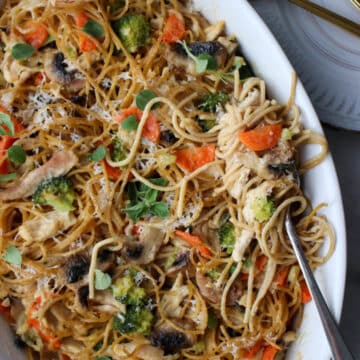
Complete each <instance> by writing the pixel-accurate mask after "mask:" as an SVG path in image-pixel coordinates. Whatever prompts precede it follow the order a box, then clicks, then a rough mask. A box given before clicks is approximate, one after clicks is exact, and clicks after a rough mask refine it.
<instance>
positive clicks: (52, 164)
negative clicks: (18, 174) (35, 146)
mask: <svg viewBox="0 0 360 360" xmlns="http://www.w3.org/2000/svg"><path fill="white" fill-rule="evenodd" d="M77 162H78V158H77V156H76V155H75V154H74V153H73V152H72V151H70V150H63V151H59V152H57V153H56V154H54V155H53V156H52V158H51V159H50V160H49V161H48V162H46V163H45V164H44V165H42V166H40V167H39V168H37V169H35V170H33V171H31V172H29V173H28V174H27V175H26V176H25V177H24V178H23V179H21V180H20V181H18V182H17V183H16V184H15V185H13V186H10V187H9V188H7V189H5V190H3V191H1V192H0V200H5V201H7V200H15V199H20V198H24V197H27V196H30V195H32V194H33V192H34V191H35V190H36V188H37V187H38V185H39V184H40V183H41V182H42V181H43V180H45V179H46V178H50V177H55V176H61V175H64V174H66V173H67V172H69V171H70V170H71V168H72V167H74V166H75V165H76V164H77Z"/></svg>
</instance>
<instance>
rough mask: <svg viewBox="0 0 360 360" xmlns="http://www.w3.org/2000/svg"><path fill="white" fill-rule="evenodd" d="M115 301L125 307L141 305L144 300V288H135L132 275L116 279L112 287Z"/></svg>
mask: <svg viewBox="0 0 360 360" xmlns="http://www.w3.org/2000/svg"><path fill="white" fill-rule="evenodd" d="M112 291H113V295H114V297H115V299H116V300H118V301H120V302H121V303H123V304H127V305H142V304H144V302H145V300H146V292H145V289H144V288H141V287H137V285H136V283H135V281H134V277H133V276H132V274H127V275H125V276H123V277H121V278H118V279H117V280H116V281H115V283H114V285H113V286H112Z"/></svg>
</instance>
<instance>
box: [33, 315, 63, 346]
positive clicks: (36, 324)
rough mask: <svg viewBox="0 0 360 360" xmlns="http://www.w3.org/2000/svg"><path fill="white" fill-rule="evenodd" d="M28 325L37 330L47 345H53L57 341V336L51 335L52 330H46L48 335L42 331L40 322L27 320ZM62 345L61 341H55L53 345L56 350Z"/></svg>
mask: <svg viewBox="0 0 360 360" xmlns="http://www.w3.org/2000/svg"><path fill="white" fill-rule="evenodd" d="M27 323H28V324H29V325H30V326H32V327H33V328H34V329H36V330H37V331H38V333H39V335H40V337H41V338H42V339H43V340H44V341H46V342H47V343H51V342H53V340H55V336H54V335H51V334H49V333H50V329H46V334H45V333H44V332H43V331H42V330H41V326H40V321H39V320H37V319H33V318H27ZM60 345H61V342H60V341H59V340H57V341H55V342H54V343H53V346H54V348H55V349H57V348H59V347H60Z"/></svg>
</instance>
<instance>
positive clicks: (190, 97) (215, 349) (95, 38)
mask: <svg viewBox="0 0 360 360" xmlns="http://www.w3.org/2000/svg"><path fill="white" fill-rule="evenodd" d="M0 4H1V7H2V9H1V16H0V31H1V52H0V57H1V67H0V70H1V73H0V253H1V255H0V311H1V312H2V313H3V316H5V317H6V319H7V320H8V323H9V326H10V327H11V328H12V329H13V332H14V339H15V343H16V344H17V345H18V346H19V347H22V348H23V349H24V352H25V353H26V356H27V358H28V359H63V360H64V359H97V360H109V359H110V360H111V359H114V360H115V359H144V360H152V359H169V360H170V359H214V360H215V359H216V360H218V359H219V360H220V359H262V360H274V359H276V360H279V359H282V358H284V357H285V354H286V350H287V349H288V348H289V346H290V345H291V343H292V342H293V341H295V340H296V329H297V328H298V326H299V324H300V322H301V318H302V311H303V307H304V304H305V303H307V302H309V301H310V300H311V295H310V294H309V290H308V289H307V287H306V284H305V282H304V279H303V277H302V274H301V272H300V269H299V266H298V265H297V261H296V258H295V255H294V253H293V250H292V248H291V245H290V243H289V241H288V238H287V235H286V231H285V228H284V220H285V216H286V213H287V211H288V209H290V208H291V214H292V218H293V221H294V223H295V225H296V231H297V233H298V236H299V238H300V239H301V242H302V245H303V248H304V251H305V253H306V256H307V259H308V261H309V263H310V265H311V267H312V268H313V269H314V268H316V267H317V266H319V265H320V264H322V263H324V262H325V261H326V260H327V259H328V258H329V257H330V256H331V254H332V252H333V249H334V244H335V238H334V234H333V230H332V228H331V226H330V225H329V223H328V221H327V220H326V217H325V216H324V215H321V214H320V213H319V210H320V209H321V208H322V207H323V206H324V204H320V205H317V206H315V207H312V205H311V203H310V201H309V199H307V198H306V197H305V195H304V194H303V192H302V190H301V189H300V188H299V187H298V186H297V185H296V182H295V181H294V179H295V177H296V176H297V174H300V175H301V174H303V173H305V172H306V171H308V170H309V169H311V168H313V167H315V166H316V165H317V164H319V163H320V162H321V161H322V160H323V159H324V158H325V157H326V155H327V150H328V149H327V143H326V140H325V139H324V137H323V136H322V135H319V134H316V133H314V132H312V131H310V130H307V129H304V128H303V126H302V124H301V121H300V118H301V114H300V110H299V108H298V107H297V106H296V105H295V104H294V97H295V80H294V84H293V85H292V89H291V96H290V98H289V101H288V102H287V103H285V104H282V103H278V102H277V101H276V100H274V99H271V98H270V95H269V94H268V92H267V90H266V84H265V82H264V80H262V79H261V78H259V77H257V76H256V75H255V73H254V71H253V69H252V67H251V64H249V63H248V62H247V60H246V58H245V56H244V55H243V53H242V51H241V44H239V43H238V42H237V40H236V36H235V35H236V34H235V35H231V34H227V32H226V25H225V23H224V22H223V21H220V22H218V23H214V24H211V23H209V22H208V21H207V20H206V19H205V18H204V17H203V16H202V15H201V14H200V13H198V12H196V11H195V10H194V9H193V8H192V4H191V2H189V1H186V0H169V1H167V0H108V1H105V0H103V1H100V0H86V1H85V0H79V1H75V0H49V1H45V0H37V1H32V0H7V1H0ZM290 88H291V84H289V89H290ZM307 144H316V145H318V148H319V149H320V150H319V153H318V155H316V156H315V157H313V158H311V159H307V160H306V161H300V160H301V159H300V148H301V147H302V146H304V145H307ZM325 241H326V244H327V246H326V249H321V250H322V251H321V252H319V250H320V248H321V247H322V245H323V244H324V242H325Z"/></svg>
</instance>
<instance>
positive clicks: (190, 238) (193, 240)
mask: <svg viewBox="0 0 360 360" xmlns="http://www.w3.org/2000/svg"><path fill="white" fill-rule="evenodd" d="M175 235H176V236H179V237H180V238H182V239H183V240H185V241H186V242H187V243H188V244H189V245H191V246H199V245H202V244H203V241H202V240H201V238H200V236H197V235H192V234H190V233H188V232H186V231H181V230H176V231H175ZM199 252H200V253H201V255H203V256H204V257H207V258H209V257H211V256H212V253H211V251H210V250H209V249H208V248H207V247H205V246H199Z"/></svg>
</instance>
